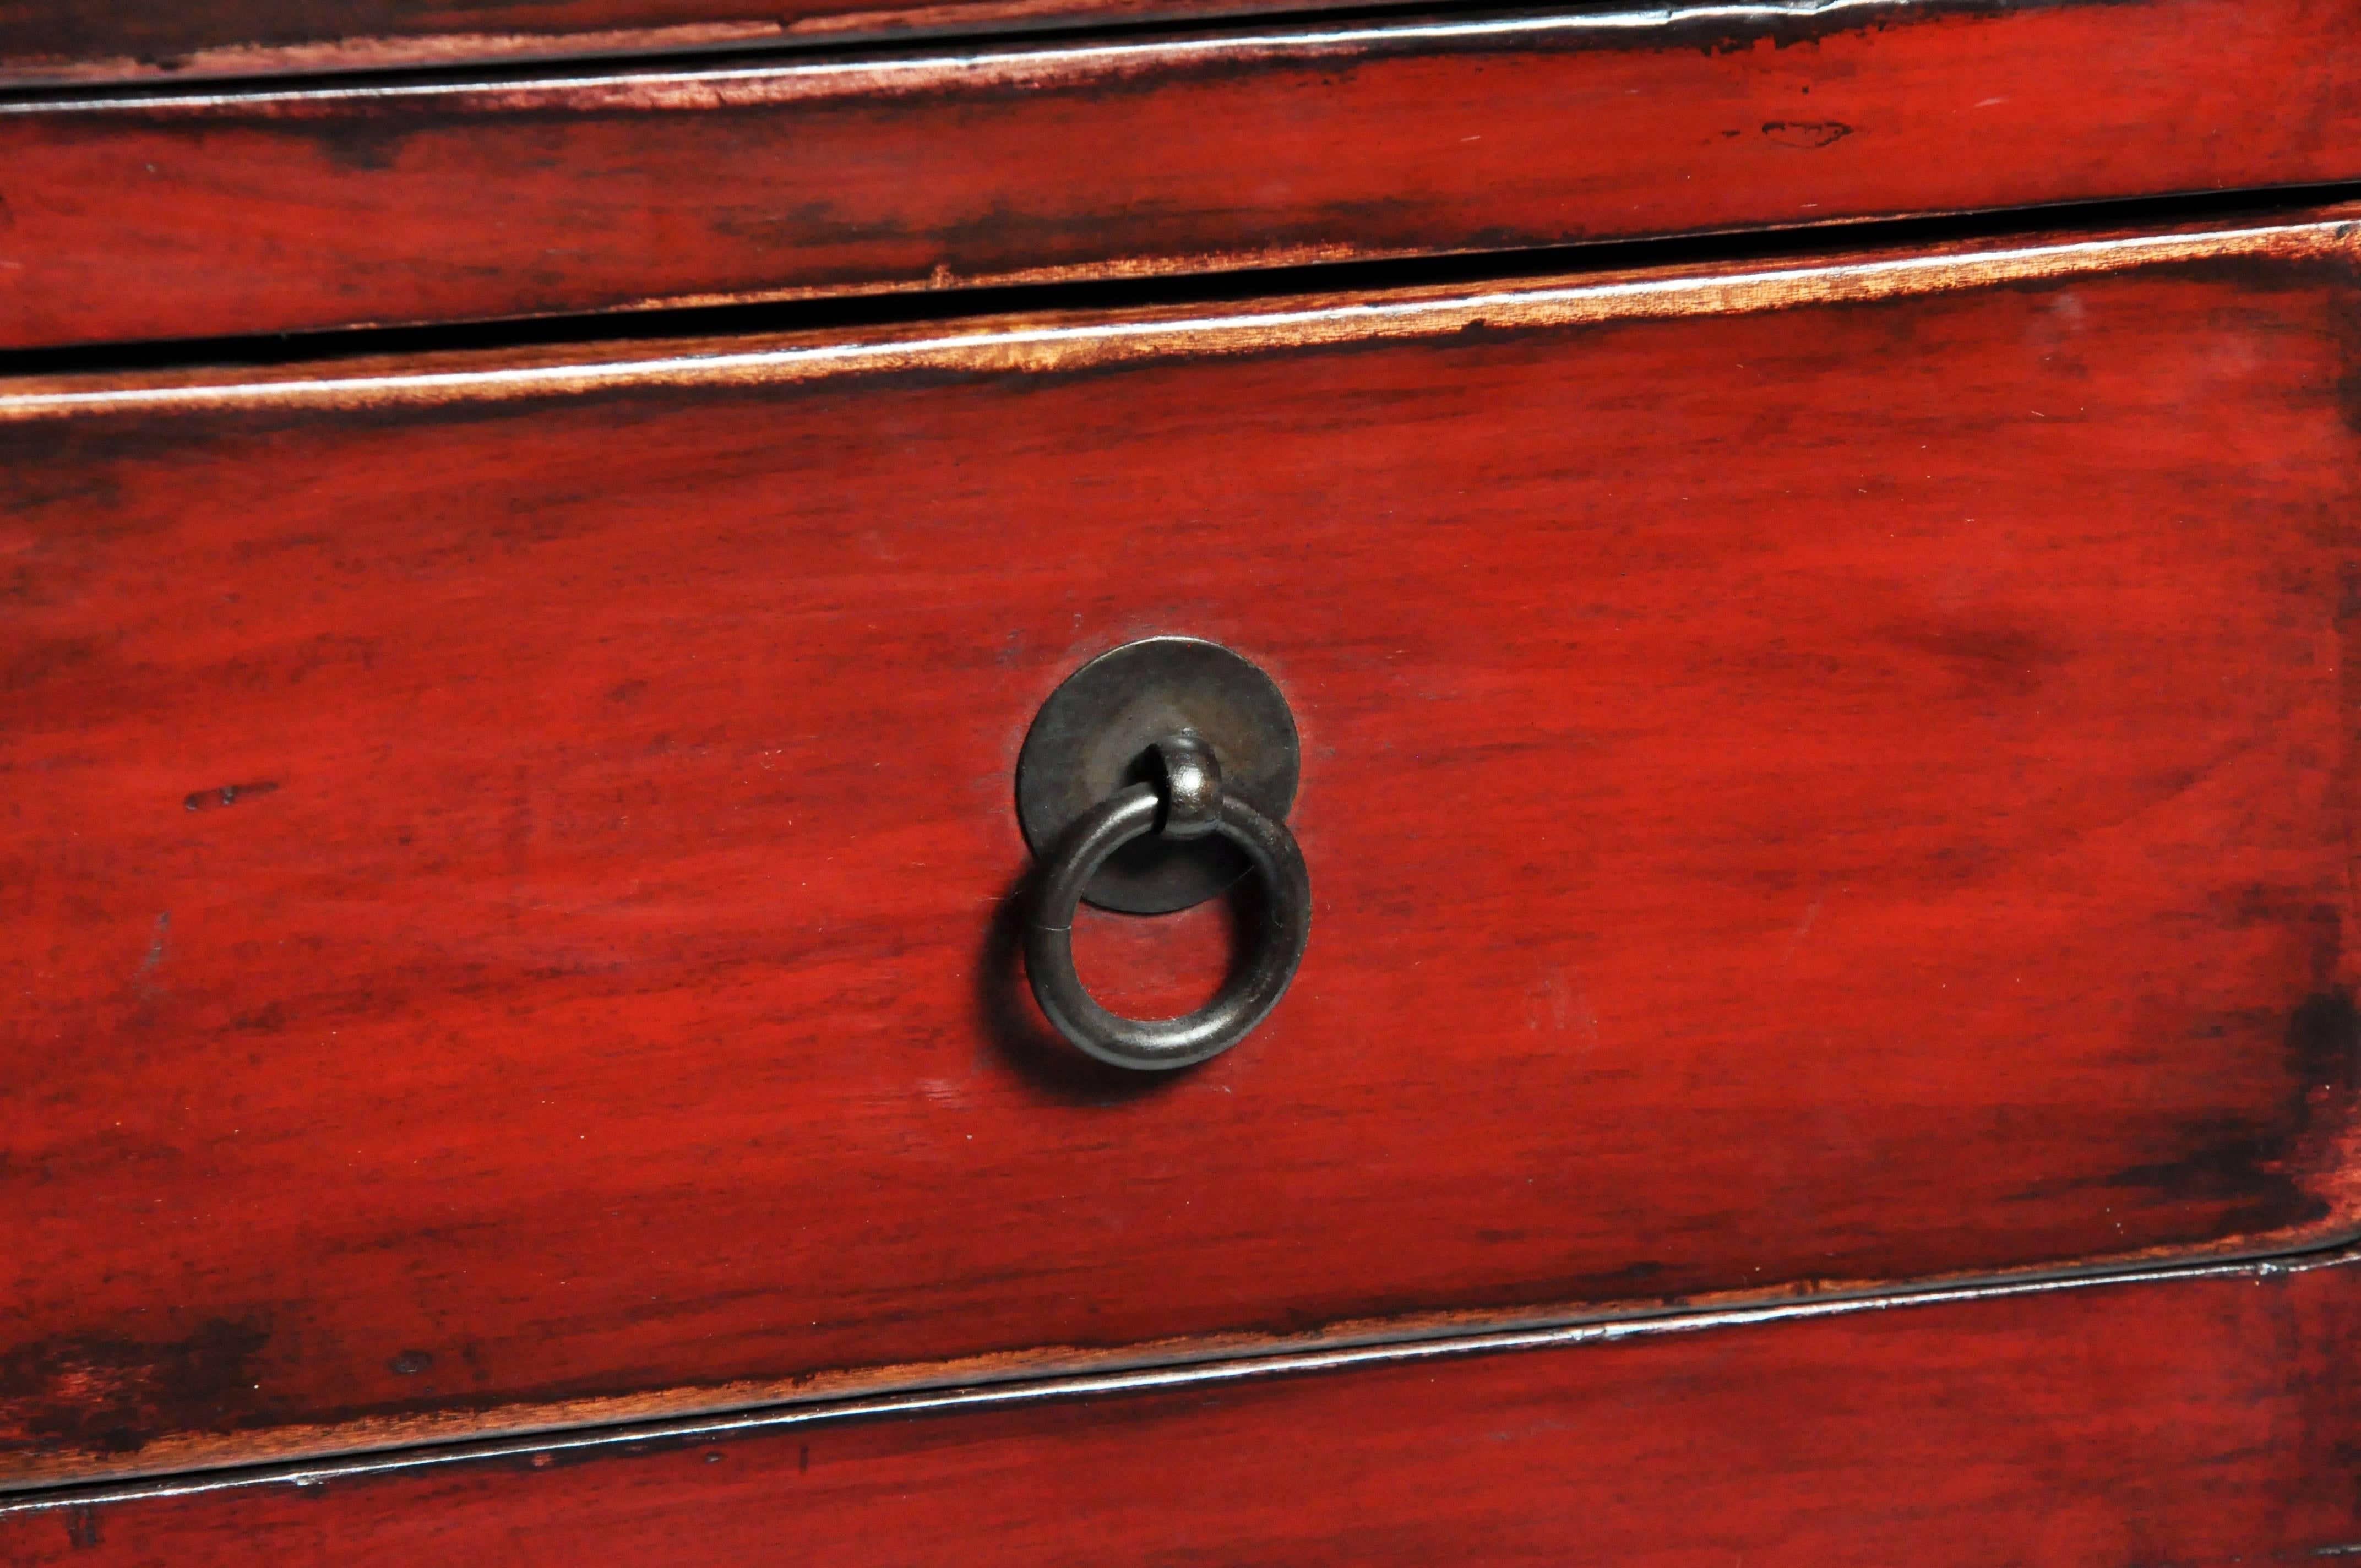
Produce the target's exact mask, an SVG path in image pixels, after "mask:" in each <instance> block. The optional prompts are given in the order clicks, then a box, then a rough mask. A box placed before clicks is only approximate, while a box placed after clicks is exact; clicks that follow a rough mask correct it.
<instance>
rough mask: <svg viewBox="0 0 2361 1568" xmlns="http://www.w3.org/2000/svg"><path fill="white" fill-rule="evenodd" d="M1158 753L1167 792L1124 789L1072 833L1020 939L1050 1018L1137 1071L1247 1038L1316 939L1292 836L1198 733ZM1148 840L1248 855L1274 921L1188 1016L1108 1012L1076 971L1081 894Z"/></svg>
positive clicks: (1189, 1060) (1178, 736) (1173, 737)
mask: <svg viewBox="0 0 2361 1568" xmlns="http://www.w3.org/2000/svg"><path fill="white" fill-rule="evenodd" d="M1154 751H1155V753H1156V756H1157V758H1158V760H1159V762H1161V764H1162V773H1163V775H1164V779H1163V787H1162V788H1161V789H1159V787H1157V786H1156V785H1155V784H1132V785H1129V786H1128V787H1126V788H1124V789H1122V790H1119V791H1117V792H1116V793H1115V795H1112V796H1110V797H1109V798H1107V799H1106V800H1104V801H1102V802H1101V803H1099V804H1098V805H1097V806H1093V807H1092V808H1091V809H1090V810H1089V811H1087V812H1085V813H1083V815H1082V817H1080V818H1078V819H1077V820H1076V821H1075V822H1074V824H1073V825H1072V826H1071V828H1068V829H1067V831H1066V833H1065V835H1064V836H1063V837H1062V838H1061V839H1059V841H1058V844H1057V847H1056V849H1055V850H1053V851H1052V852H1051V853H1050V854H1049V857H1048V864H1047V866H1046V867H1045V868H1044V871H1043V873H1042V879H1041V891H1040V902H1039V903H1038V905H1036V906H1035V911H1034V917H1033V921H1032V924H1031V927H1029V928H1028V929H1027V932H1026V935H1025V969H1026V973H1027V976H1028V977H1029V978H1030V979H1031V981H1032V982H1033V995H1034V997H1035V998H1036V999H1037V1000H1038V1001H1039V1003H1041V1011H1042V1012H1043V1013H1045V1014H1048V1015H1049V1022H1050V1023H1052V1024H1054V1025H1057V1026H1058V1030H1059V1032H1060V1034H1063V1035H1064V1036H1066V1038H1068V1039H1069V1040H1071V1041H1072V1042H1073V1043H1074V1044H1075V1045H1076V1046H1078V1047H1081V1048H1082V1049H1083V1050H1085V1051H1087V1052H1089V1053H1090V1054H1091V1055H1092V1056H1094V1057H1096V1058H1098V1059H1099V1060H1101V1061H1104V1062H1112V1063H1113V1064H1115V1066H1117V1067H1127V1068H1136V1069H1141V1070H1144V1071H1162V1070H1166V1069H1172V1068H1180V1067H1188V1066H1190V1065H1191V1064H1193V1063H1196V1062H1201V1061H1203V1060H1204V1059H1205V1058H1208V1057H1212V1056H1217V1055H1219V1054H1220V1053H1221V1052H1223V1051H1225V1050H1227V1049H1229V1048H1230V1047H1232V1046H1234V1045H1236V1044H1237V1043H1238V1042H1239V1041H1240V1040H1242V1039H1244V1038H1245V1037H1246V1035H1247V1034H1248V1033H1249V1032H1251V1031H1252V1030H1253V1028H1254V1026H1255V1025H1257V1024H1259V1023H1261V1022H1262V1021H1263V1019H1264V1018H1265V1017H1266V1016H1267V1015H1268V1014H1269V1012H1270V1010H1271V1009H1272V1008H1273V1007H1276V1006H1277V1005H1279V998H1280V997H1281V996H1282V995H1284V994H1286V992H1287V987H1288V982H1289V981H1291V980H1293V979H1294V978H1295V969H1296V965H1297V964H1298V963H1300V962H1301V960H1302V958H1303V949H1304V946H1305V944H1306V943H1307V942H1308V941H1310V939H1311V936H1312V877H1311V873H1310V872H1308V871H1307V870H1306V869H1305V868H1304V864H1303V851H1302V850H1301V849H1300V848H1298V847H1297V845H1296V842H1295V835H1294V834H1292V833H1290V832H1289V831H1288V830H1287V828H1286V825H1285V824H1283V823H1280V822H1278V821H1275V820H1273V819H1272V818H1271V817H1267V816H1265V815H1264V814H1263V813H1262V812H1260V811H1258V810H1257V809H1256V808H1255V807H1254V806H1251V805H1250V804H1248V803H1247V802H1246V800H1245V799H1243V798H1241V797H1240V796H1239V795H1235V794H1232V793H1231V792H1229V791H1228V790H1226V789H1224V787H1223V784H1222V768H1221V762H1220V759H1219V758H1217V757H1216V756H1214V754H1213V750H1212V748H1210V747H1209V746H1207V745H1206V744H1205V743H1204V741H1203V740H1201V739H1200V738H1199V737H1198V736H1196V735H1195V734H1193V733H1191V732H1189V731H1187V730H1182V731H1178V732H1176V733H1173V734H1170V735H1167V736H1165V737H1163V738H1162V739H1160V740H1158V741H1156V742H1155V744H1154ZM1151 833H1159V834H1161V835H1162V836H1164V837H1166V838H1168V839H1183V840H1185V839H1201V838H1207V837H1212V836H1215V835H1218V836H1220V837H1221V838H1223V839H1227V840H1228V841H1229V842H1231V843H1233V844H1235V845H1236V846H1237V847H1238V848H1239V849H1240V850H1244V851H1245V852H1246V861H1247V862H1248V863H1249V864H1250V865H1251V866H1252V867H1253V868H1254V871H1255V872H1256V874H1257V875H1258V876H1260V877H1261V878H1262V882H1263V888H1264V891H1265V892H1266V893H1267V894H1268V908H1269V914H1268V919H1267V921H1266V922H1265V924H1264V927H1263V928H1262V929H1261V930H1260V931H1259V932H1258V933H1257V941H1256V944H1255V949H1254V961H1253V962H1252V963H1250V964H1248V965H1247V966H1246V970H1244V972H1243V973H1241V974H1239V975H1237V976H1235V978H1234V979H1232V980H1231V981H1230V982H1229V983H1228V984H1226V985H1224V987H1223V988H1222V992H1221V994H1220V995H1218V996H1216V997H1214V998H1213V1001H1211V1002H1209V1003H1206V1004H1205V1005H1204V1006H1202V1007H1201V1008H1199V1009H1198V1010H1197V1011H1196V1012H1194V1013H1191V1014H1188V1015H1186V1016H1185V1017H1180V1018H1157V1019H1147V1018H1126V1017H1123V1016H1121V1015H1120V1014H1115V1013H1110V1012H1108V1011H1107V1010H1106V1009H1105V1008H1104V1007H1102V1006H1100V1005H1099V1003H1098V1002H1097V1001H1096V1000H1095V999H1094V998H1093V996H1092V995H1091V993H1090V992H1088V991H1085V990H1084V989H1083V988H1082V978H1081V976H1080V975H1078V974H1076V973H1075V971H1074V910H1075V906H1076V905H1079V904H1080V903H1081V901H1082V892H1083V889H1084V888H1086V887H1088V886H1089V885H1090V882H1091V879H1092V878H1093V876H1095V875H1096V874H1097V873H1098V871H1099V869H1100V868H1101V867H1102V866H1104V865H1105V864H1106V862H1107V860H1108V858H1109V857H1110V856H1112V855H1114V854H1115V851H1116V850H1120V849H1122V848H1123V847H1124V846H1125V845H1126V844H1129V843H1132V842H1134V841H1135V840H1137V839H1144V838H1146V837H1147V836H1148V835H1149V834H1151Z"/></svg>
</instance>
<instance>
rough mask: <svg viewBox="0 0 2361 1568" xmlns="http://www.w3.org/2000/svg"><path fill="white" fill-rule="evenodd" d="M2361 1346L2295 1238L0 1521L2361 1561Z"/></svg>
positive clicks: (1788, 1557)
mask: <svg viewBox="0 0 2361 1568" xmlns="http://www.w3.org/2000/svg"><path fill="white" fill-rule="evenodd" d="M2356 1365H2361V1272H2356V1266H2355V1264H2354V1263H2353V1262H2352V1260H2350V1259H2349V1258H2345V1259H2340V1260H2338V1261H2336V1262H2335V1263H2334V1264H2331V1265H2319V1264H2312V1265H2307V1266H2297V1267H2293V1268H2290V1267H2287V1266H2268V1265H2266V1266H2260V1267H2256V1268H2247V1269H2239V1270H2235V1271H2226V1272H2224V1273H2220V1274H2215V1275H2212V1276H2210V1277H2179V1278H2159V1279H2148V1280H2142V1281H2138V1282H2131V1283H2125V1282H2114V1283H2105V1284H2086V1285H2081V1286H2078V1287H2072V1288H2047V1289H2034V1290H2024V1291H2018V1292H2014V1293H2005V1294H1991V1295H1983V1296H1980V1297H1978V1296H1971V1297H1966V1298H1961V1299H1939V1300H1921V1301H1905V1302H1899V1303H1888V1304H1879V1305H1869V1306H1863V1307H1860V1308H1856V1309H1853V1310H1839V1311H1830V1310H1825V1309H1821V1310H1801V1311H1795V1312H1789V1313H1773V1314H1768V1315H1757V1316H1756V1317H1755V1318H1753V1319H1752V1320H1751V1321H1750V1320H1748V1319H1746V1318H1743V1317H1741V1318H1734V1319H1725V1320H1719V1321H1715V1320H1707V1321H1701V1322H1660V1323H1656V1324H1651V1325H1644V1326H1640V1327H1638V1328H1637V1329H1636V1330H1635V1331H1632V1332H1621V1333H1619V1334H1613V1335H1602V1336H1597V1337H1593V1338H1589V1339H1587V1340H1586V1339H1582V1338H1579V1337H1577V1336H1572V1335H1565V1336H1560V1337H1559V1339H1558V1341H1557V1342H1556V1343H1546V1342H1545V1343H1541V1344H1532V1343H1527V1344H1525V1345H1523V1346H1521V1348H1514V1349H1510V1348H1493V1349H1489V1350H1469V1349H1451V1350H1447V1351H1446V1350H1440V1349H1438V1348H1437V1347H1426V1348H1425V1349H1424V1350H1422V1351H1421V1352H1417V1353H1413V1354H1411V1355H1409V1356H1400V1355H1393V1354H1369V1355H1367V1356H1365V1357H1364V1358H1361V1359H1358V1360H1354V1359H1351V1358H1345V1360H1344V1362H1343V1364H1342V1365H1330V1366H1329V1367H1327V1368H1326V1369H1325V1370H1322V1371H1318V1372H1309V1371H1305V1372H1298V1373H1296V1374H1294V1375H1288V1376H1246V1377H1240V1376H1234V1373H1235V1371H1236V1370H1238V1369H1235V1368H1223V1369H1212V1370H1209V1371H1208V1372H1206V1373H1202V1374H1199V1375H1196V1376H1184V1377H1182V1378H1179V1379H1148V1378H1143V1379H1139V1380H1137V1383H1136V1384H1135V1386H1133V1387H1115V1388H1110V1389H1108V1390H1106V1391H1104V1392H1102V1393H1101V1394H1100V1395H1099V1396H1098V1397H1096V1398H1071V1397H1069V1398H1043V1397H1040V1396H1039V1395H1038V1394H1035V1393H1033V1392H1032V1391H1027V1392H1026V1393H1024V1394H1013V1393H1005V1394H1001V1395H999V1396H996V1397H995V1396H992V1395H987V1396H985V1397H984V1398H982V1399H978V1400H967V1399H962V1398H959V1397H956V1396H955V1397H951V1398H946V1399H942V1400H939V1401H935V1402H934V1405H935V1408H933V1409H929V1410H927V1411H925V1412H923V1413H922V1412H917V1411H905V1412H899V1413H896V1412H892V1411H883V1412H875V1413H872V1414H869V1415H866V1416H858V1417H833V1418H832V1417H830V1416H829V1415H826V1414H823V1413H820V1412H811V1413H809V1414H807V1415H803V1416H789V1417H788V1418H787V1419H785V1420H769V1421H753V1422H750V1423H748V1424H746V1425H744V1426H742V1427H740V1428H738V1429H736V1430H728V1429H721V1430H706V1431H693V1430H692V1431H677V1432H675V1433H672V1434H668V1435H660V1434H657V1433H639V1434H629V1433H626V1434H616V1435H613V1436H606V1437H586V1438H584V1439H582V1440H577V1442H574V1443H571V1444H567V1445H561V1446H555V1447H548V1448H543V1449H538V1450H535V1449H532V1448H528V1447H522V1446H521V1447H520V1449H519V1450H518V1451H516V1452H511V1453H498V1454H489V1455H485V1456H482V1457H478V1458H475V1459H472V1460H465V1459H463V1460H456V1461H455V1460H453V1459H451V1458H450V1457H449V1456H440V1455H432V1454H419V1455H413V1456H402V1457H400V1458H396V1459H394V1460H391V1461H389V1462H380V1464H378V1465H373V1466H370V1467H369V1468H368V1469H367V1470H366V1471H361V1472H359V1473H356V1472H354V1471H348V1470H338V1469H335V1468H330V1469H325V1470H315V1471H313V1472H310V1473H308V1474H303V1475H281V1476H278V1477H273V1478H267V1479H257V1480H253V1481H243V1482H232V1483H229V1484H227V1485H223V1486H218V1487H217V1488H215V1489H195V1490H191V1489H187V1488H186V1487H185V1485H182V1486H174V1485H171V1484H167V1485H166V1486H164V1487H162V1488H159V1490H158V1491H157V1492H155V1493H151V1494H149V1495H145V1496H142V1495H138V1494H137V1493H136V1492H134V1493H131V1494H129V1495H126V1494H125V1493H124V1492H120V1491H118V1492H115V1493H104V1492H101V1493H96V1494H84V1495H82V1496H81V1497H56V1498H46V1499H42V1500H39V1501H38V1502H33V1503H29V1504H19V1505H18V1506H16V1508H7V1507H5V1505H0V1558H5V1560H6V1561H7V1562H9V1563H16V1564H21V1565H23V1568H41V1565H43V1564H51V1563H55V1564H60V1565H64V1564H69V1563H71V1564H75V1565H78V1568H82V1565H86V1568H112V1565H115V1564H122V1565H124V1568H130V1565H132V1564H165V1563H170V1564H175V1565H177V1564H182V1563H203V1562H217V1561H218V1562H232V1561H236V1562H245V1561H251V1560H254V1559H256V1558H258V1557H259V1558H264V1559H267V1560H268V1561H270V1562H272V1563H284V1564H289V1565H291V1568H302V1565H307V1564H313V1563H321V1564H325V1563H335V1564H339V1565H343V1564H351V1563H387V1564H410V1563H420V1562H428V1561H432V1562H436V1563H449V1564H452V1565H453V1568H470V1565H473V1564H478V1563H483V1564H489V1563H501V1564H504V1565H505V1564H535V1563H582V1562H631V1563H656V1564H674V1565H678V1568H691V1565H702V1568H724V1565H728V1564H741V1563H774V1562H776V1561H778V1560H779V1559H780V1557H781V1555H782V1554H783V1553H786V1554H790V1555H792V1557H793V1559H794V1561H796V1562H797V1563H815V1564H829V1563H881V1562H913V1563H915V1562H939V1561H942V1559H943V1553H944V1550H945V1546H946V1543H950V1542H956V1543H957V1545H956V1549H955V1551H956V1555H957V1556H958V1558H959V1560H960V1561H961V1562H962V1563H976V1564H979V1565H991V1564H1001V1563H1006V1564H1021V1565H1024V1568H1039V1565H1043V1564H1058V1563H1074V1564H1097V1563H1105V1562H1108V1561H1110V1560H1115V1559H1119V1560H1121V1561H1124V1562H1127V1563H1196V1562H1224V1563H1272V1564H1310V1563H1401V1564H1426V1563H1446V1562H1447V1563H1567V1562H1612V1563H1628V1564H1632V1565H1634V1568H1698V1565H1703V1564H1709V1563H1710V1564H1727V1563H1736V1562H1741V1561H1742V1562H1745V1563H1750V1564H1759V1565H1764V1568H1781V1565H1787V1564H1792V1565H1794V1568H1829V1565H1832V1564H1839V1565H1840V1564H1859V1565H1861V1568H1888V1565H1890V1564H1893V1563H1927V1564H1930V1565H1937V1568H1944V1565H1950V1564H1958V1565H1960V1568H1983V1565H1986V1564H1990V1563H2026V1564H2037V1565H2039V1568H2123V1565H2124V1564H2126V1563H2180V1564H2187V1565H2190V1568H2200V1565H2213V1564H2221V1565H2224V1568H2226V1565H2228V1564H2231V1563H2318V1562H2323V1561H2325V1562H2334V1561H2336V1560H2337V1559H2338V1558H2340V1557H2341V1556H2343V1555H2346V1554H2350V1553H2351V1552H2354V1551H2356V1548H2361V1506H2356V1494H2355V1489H2354V1486H2353V1485H2352V1480H2351V1476H2352V1470H2353V1455H2354V1448H2355V1444H2356V1441H2361V1421H2356V1415H2355V1409H2356V1405H2355V1397H2356V1394H2361V1378H2356V1374H2355V1370H2354V1369H2355V1367H2356ZM1159 1384H1160V1385H1161V1386H1159ZM1141 1385H1144V1386H1141ZM995 1401H996V1402H995ZM199 1486H200V1487H201V1488H202V1486H203V1484H202V1483H200V1484H199Z"/></svg>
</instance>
